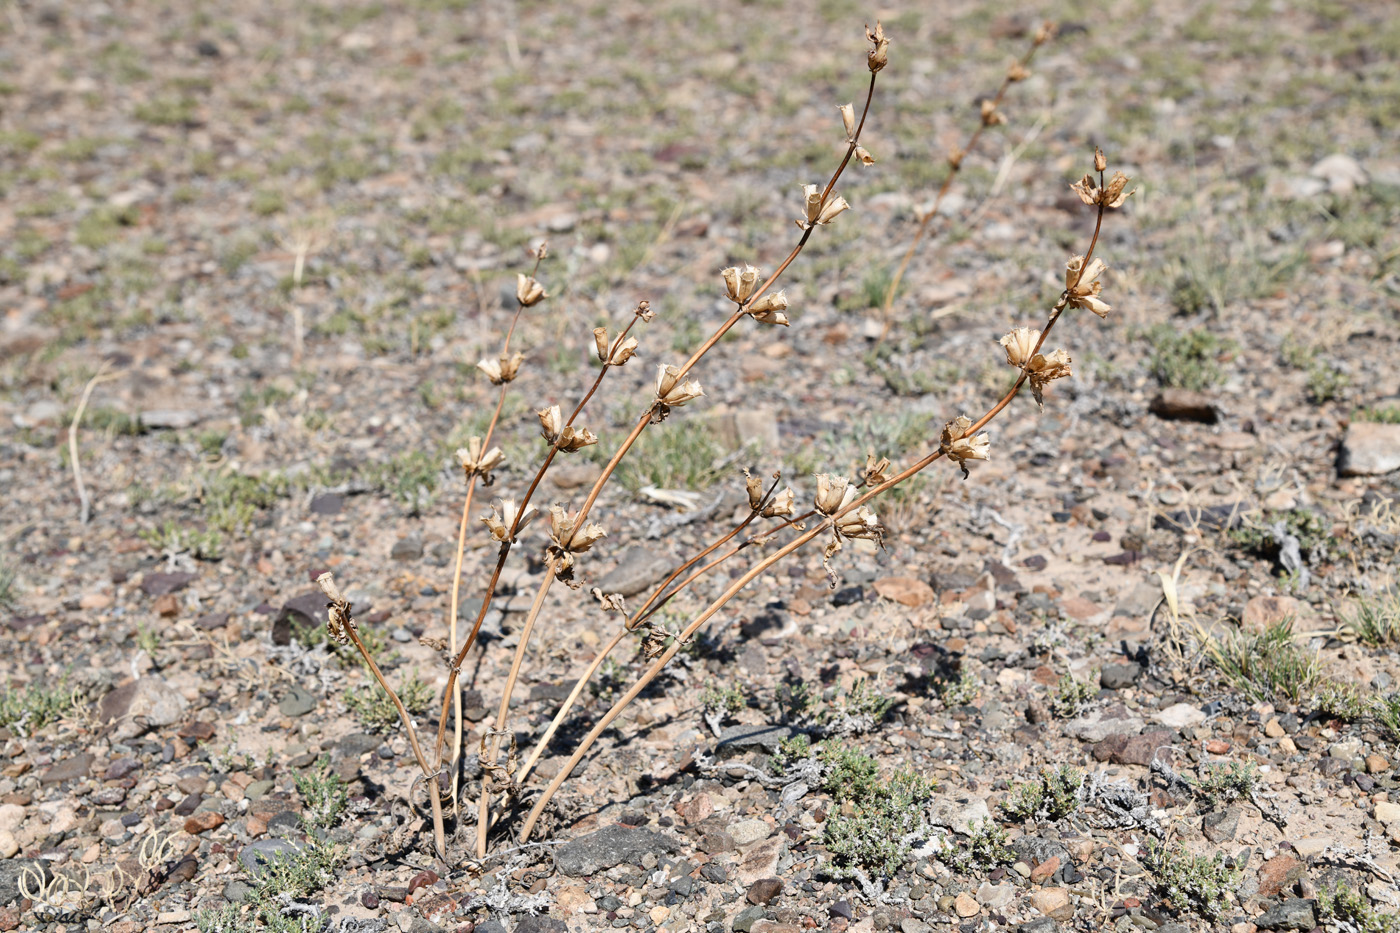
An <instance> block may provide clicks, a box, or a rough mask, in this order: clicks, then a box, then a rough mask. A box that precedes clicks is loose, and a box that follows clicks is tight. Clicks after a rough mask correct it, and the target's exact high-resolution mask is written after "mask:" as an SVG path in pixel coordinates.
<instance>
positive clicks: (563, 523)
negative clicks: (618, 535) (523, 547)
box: [549, 505, 608, 554]
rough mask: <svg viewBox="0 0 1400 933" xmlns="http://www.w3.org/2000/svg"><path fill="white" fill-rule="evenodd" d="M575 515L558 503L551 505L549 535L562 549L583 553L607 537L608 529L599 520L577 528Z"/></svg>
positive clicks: (556, 545) (555, 544)
mask: <svg viewBox="0 0 1400 933" xmlns="http://www.w3.org/2000/svg"><path fill="white" fill-rule="evenodd" d="M574 524H575V517H574V516H571V515H570V514H569V513H568V512H566V511H565V510H564V509H563V508H561V507H559V506H557V505H551V506H550V507H549V537H550V538H551V540H553V542H554V546H555V547H557V548H559V549H560V550H561V551H569V552H571V553H574V554H581V553H583V552H584V551H586V550H588V549H589V548H591V547H592V546H593V545H595V544H597V543H598V542H599V541H601V540H602V539H603V538H605V537H607V534H608V533H607V531H605V530H604V529H603V526H602V525H599V524H598V523H597V522H589V523H588V524H586V525H584V526H583V527H582V528H577V529H576V528H575V527H574Z"/></svg>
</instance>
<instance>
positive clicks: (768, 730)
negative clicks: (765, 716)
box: [715, 723, 792, 758]
mask: <svg viewBox="0 0 1400 933" xmlns="http://www.w3.org/2000/svg"><path fill="white" fill-rule="evenodd" d="M790 738H792V729H790V728H789V727H787V726H784V725H780V724H778V723H758V724H757V725H743V726H727V727H725V729H724V730H723V731H722V732H720V734H719V741H718V742H716V743H715V752H716V753H717V754H718V755H719V756H720V757H721V758H732V757H734V756H735V755H738V754H742V753H743V752H746V751H748V750H750V749H753V748H763V749H766V750H768V751H770V752H771V751H777V749H778V743H779V742H782V741H784V740H786V739H790Z"/></svg>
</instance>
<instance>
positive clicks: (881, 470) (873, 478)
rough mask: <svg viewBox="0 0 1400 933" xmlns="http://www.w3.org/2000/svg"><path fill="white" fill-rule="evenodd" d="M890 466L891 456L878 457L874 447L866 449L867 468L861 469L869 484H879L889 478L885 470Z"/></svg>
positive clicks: (862, 477) (862, 475) (864, 478)
mask: <svg viewBox="0 0 1400 933" xmlns="http://www.w3.org/2000/svg"><path fill="white" fill-rule="evenodd" d="M889 468H890V458H889V457H880V458H879V459H876V457H875V451H874V449H867V450H866V451H865V469H864V470H862V471H861V479H863V480H865V485H867V486H878V485H880V484H881V483H883V482H884V481H885V479H886V478H887V477H886V476H885V471H886V470H888V469H889Z"/></svg>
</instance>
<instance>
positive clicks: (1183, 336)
mask: <svg viewBox="0 0 1400 933" xmlns="http://www.w3.org/2000/svg"><path fill="white" fill-rule="evenodd" d="M1146 337H1147V340H1148V342H1150V343H1151V344H1152V358H1151V359H1150V360H1149V361H1148V364H1147V365H1148V370H1149V371H1150V372H1151V373H1152V375H1153V376H1154V377H1155V378H1156V379H1157V381H1158V382H1159V383H1160V384H1161V385H1163V386H1165V387H1168V388H1177V389H1188V390H1190V391H1193V392H1203V391H1205V390H1206V389H1209V388H1211V387H1212V386H1216V385H1219V384H1220V383H1222V382H1224V381H1225V372H1224V370H1222V369H1221V368H1220V358H1221V357H1224V356H1228V355H1230V354H1232V353H1234V352H1235V351H1236V350H1237V349H1238V347H1237V346H1236V344H1235V342H1234V341H1232V340H1224V339H1222V338H1220V337H1217V336H1216V335H1215V334H1212V333H1211V332H1210V331H1207V330H1201V329H1196V330H1192V331H1187V332H1186V333H1182V332H1181V331H1180V330H1179V329H1178V328H1176V327H1174V326H1172V325H1171V324H1159V325H1158V326H1156V327H1154V328H1152V329H1151V330H1150V331H1148V332H1147V334H1146Z"/></svg>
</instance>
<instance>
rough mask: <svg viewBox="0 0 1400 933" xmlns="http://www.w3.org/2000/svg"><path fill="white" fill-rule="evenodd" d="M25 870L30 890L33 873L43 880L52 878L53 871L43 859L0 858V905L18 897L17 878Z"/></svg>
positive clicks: (46, 880) (11, 901)
mask: <svg viewBox="0 0 1400 933" xmlns="http://www.w3.org/2000/svg"><path fill="white" fill-rule="evenodd" d="M26 871H28V872H29V877H30V880H29V882H28V885H29V887H30V889H31V890H32V889H33V887H34V874H35V873H36V872H37V873H38V874H40V875H42V876H43V879H44V881H45V882H49V881H52V880H53V872H52V871H51V870H50V869H49V863H48V862H46V861H44V860H43V859H37V858H11V859H4V860H0V906H4V905H6V904H10V903H13V902H14V901H16V900H18V899H19V878H20V875H21V874H23V873H24V872H26Z"/></svg>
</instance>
